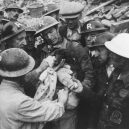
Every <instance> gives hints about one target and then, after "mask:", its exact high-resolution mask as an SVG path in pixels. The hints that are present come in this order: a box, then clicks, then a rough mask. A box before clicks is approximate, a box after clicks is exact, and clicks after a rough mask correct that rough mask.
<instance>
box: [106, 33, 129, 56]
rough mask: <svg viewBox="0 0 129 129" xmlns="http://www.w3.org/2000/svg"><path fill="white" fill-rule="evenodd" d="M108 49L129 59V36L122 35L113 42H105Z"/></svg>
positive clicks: (126, 34)
mask: <svg viewBox="0 0 129 129" xmlns="http://www.w3.org/2000/svg"><path fill="white" fill-rule="evenodd" d="M105 46H106V48H108V49H109V50H110V51H112V52H113V53H116V54H118V55H120V56H122V57H126V58H129V34H128V33H120V34H118V35H117V36H115V37H114V38H113V39H112V40H111V41H107V42H105Z"/></svg>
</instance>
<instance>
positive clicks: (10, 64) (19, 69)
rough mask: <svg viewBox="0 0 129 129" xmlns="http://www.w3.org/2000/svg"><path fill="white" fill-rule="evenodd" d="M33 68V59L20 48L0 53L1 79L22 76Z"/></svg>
mask: <svg viewBox="0 0 129 129" xmlns="http://www.w3.org/2000/svg"><path fill="white" fill-rule="evenodd" d="M34 66H35V61H34V59H33V58H32V57H31V56H29V55H28V54H27V53H26V52H25V51H24V50H22V49H20V48H10V49H6V50H4V51H3V52H2V53H0V75H1V76H3V77H19V76H23V75H25V74H27V73H28V72H30V71H31V70H32V69H33V68H34Z"/></svg>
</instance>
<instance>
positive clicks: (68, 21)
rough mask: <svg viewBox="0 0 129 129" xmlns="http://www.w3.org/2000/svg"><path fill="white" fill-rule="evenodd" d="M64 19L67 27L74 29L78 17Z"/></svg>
mask: <svg viewBox="0 0 129 129" xmlns="http://www.w3.org/2000/svg"><path fill="white" fill-rule="evenodd" d="M65 20H66V24H67V26H68V28H69V29H71V30H74V29H76V28H77V27H78V23H79V18H66V19H65Z"/></svg>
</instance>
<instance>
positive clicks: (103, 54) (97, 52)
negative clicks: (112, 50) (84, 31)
mask: <svg viewBox="0 0 129 129" xmlns="http://www.w3.org/2000/svg"><path fill="white" fill-rule="evenodd" d="M91 58H92V59H93V58H94V59H95V60H96V61H97V62H98V64H104V63H105V62H106V61H107V60H108V50H107V49H106V48H105V46H98V47H94V48H92V50H91Z"/></svg>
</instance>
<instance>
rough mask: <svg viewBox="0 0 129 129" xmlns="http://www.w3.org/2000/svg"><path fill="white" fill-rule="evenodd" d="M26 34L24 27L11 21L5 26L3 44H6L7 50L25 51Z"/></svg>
mask: <svg viewBox="0 0 129 129" xmlns="http://www.w3.org/2000/svg"><path fill="white" fill-rule="evenodd" d="M25 37H26V32H25V29H24V28H23V26H21V25H17V24H15V23H14V22H12V21H10V22H8V23H7V24H5V25H4V26H3V32H2V39H1V42H2V43H4V44H5V49H8V48H22V49H25V45H27V44H26V40H25Z"/></svg>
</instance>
